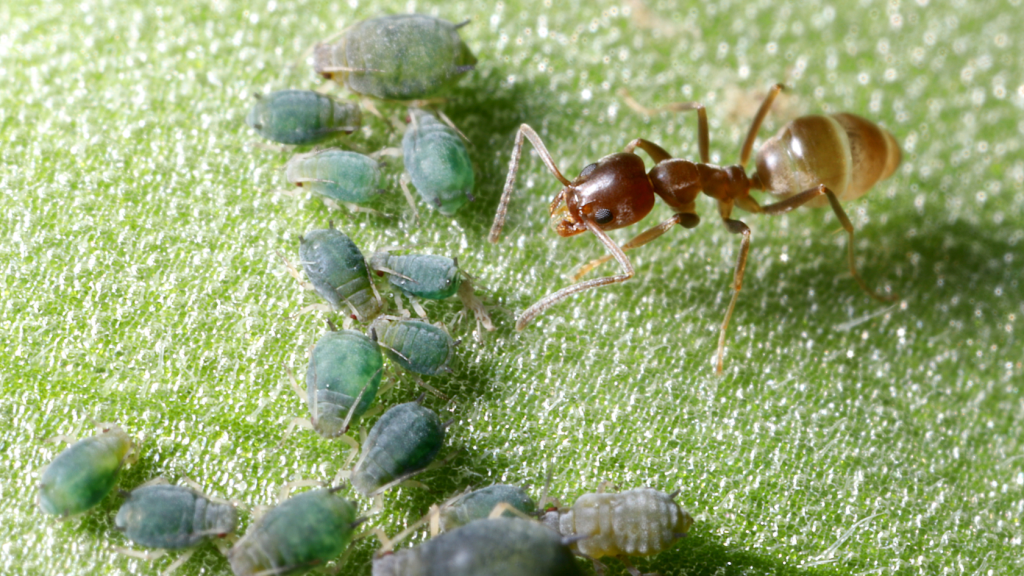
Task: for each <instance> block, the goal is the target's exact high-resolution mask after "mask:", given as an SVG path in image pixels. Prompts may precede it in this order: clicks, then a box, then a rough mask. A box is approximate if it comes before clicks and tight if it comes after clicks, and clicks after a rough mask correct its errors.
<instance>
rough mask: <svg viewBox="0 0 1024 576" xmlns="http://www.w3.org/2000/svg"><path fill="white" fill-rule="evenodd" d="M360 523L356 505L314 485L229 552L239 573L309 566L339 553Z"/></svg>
mask: <svg viewBox="0 0 1024 576" xmlns="http://www.w3.org/2000/svg"><path fill="white" fill-rule="evenodd" d="M357 525H358V521H357V519H356V509H355V507H354V506H353V505H352V504H351V503H350V502H349V501H347V500H345V499H343V498H341V497H339V496H337V495H335V494H334V490H333V489H332V490H313V491H311V492H303V493H302V494H299V495H298V496H293V497H291V498H289V499H287V500H285V501H284V502H282V503H281V504H279V505H277V506H276V507H274V508H273V509H271V510H270V511H269V512H267V513H266V514H264V515H263V517H262V518H260V519H259V520H257V521H256V523H255V524H254V525H253V526H251V527H250V528H249V531H248V532H247V533H246V534H245V536H244V537H242V539H241V540H239V541H238V543H236V544H235V545H234V546H233V547H232V548H231V550H230V551H229V552H228V561H229V562H231V570H233V571H234V573H235V576H257V575H259V576H270V575H274V576H279V575H283V574H295V573H298V572H305V571H307V570H309V569H311V568H314V567H316V566H319V565H321V564H323V563H324V562H327V561H328V560H331V559H333V558H336V557H337V556H338V555H339V554H341V553H342V551H344V550H345V547H346V546H347V545H348V543H349V541H351V540H352V531H353V529H354V528H355V527H356V526H357Z"/></svg>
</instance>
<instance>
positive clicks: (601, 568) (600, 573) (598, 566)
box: [576, 552, 608, 576]
mask: <svg viewBox="0 0 1024 576" xmlns="http://www.w3.org/2000/svg"><path fill="white" fill-rule="evenodd" d="M576 555H577V556H580V557H582V558H586V559H587V560H590V561H591V562H593V563H594V572H596V573H597V576H604V573H605V572H607V571H608V566H606V565H605V564H604V562H601V561H599V560H598V559H597V558H591V557H590V556H587V555H586V554H580V553H579V552H577V553H576Z"/></svg>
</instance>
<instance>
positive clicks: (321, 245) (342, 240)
mask: <svg viewBox="0 0 1024 576" xmlns="http://www.w3.org/2000/svg"><path fill="white" fill-rule="evenodd" d="M299 260H300V261H301V263H302V268H303V270H305V272H306V276H307V277H308V278H309V282H310V283H311V284H312V285H313V289H314V290H316V293H317V294H319V295H320V296H322V297H323V298H324V299H325V300H327V301H328V302H329V303H330V304H331V307H332V308H334V309H335V310H343V311H349V312H350V313H351V314H352V315H353V316H354V317H355V318H356V319H357V320H360V321H363V322H365V321H368V320H372V319H373V318H374V317H376V316H377V314H379V313H380V308H381V303H380V299H379V298H378V296H377V294H376V292H375V291H374V288H373V285H372V284H371V282H370V275H369V272H368V271H367V269H366V260H364V259H363V253H362V252H361V251H360V250H359V248H358V247H357V246H356V245H355V243H354V242H352V240H351V239H350V238H349V237H348V236H346V235H345V234H344V233H342V232H340V231H338V230H335V229H334V228H333V227H331V228H327V229H325V230H313V231H312V232H309V233H308V234H306V235H305V236H300V237H299Z"/></svg>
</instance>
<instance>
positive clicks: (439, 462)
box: [371, 452, 458, 496]
mask: <svg viewBox="0 0 1024 576" xmlns="http://www.w3.org/2000/svg"><path fill="white" fill-rule="evenodd" d="M456 456H458V452H455V453H454V454H451V455H450V456H448V457H446V458H442V459H441V460H435V461H434V462H431V463H430V465H428V466H426V467H424V468H420V469H419V470H413V471H411V472H406V473H405V474H402V475H401V476H399V477H398V478H395V479H394V480H392V481H391V482H388V483H387V484H385V485H383V486H381V487H380V488H377V489H376V490H374V491H373V492H371V495H372V496H380V495H381V494H383V493H384V492H387V491H388V490H389V489H391V488H394V487H395V486H398V485H399V484H401V485H403V486H408V487H415V488H423V489H424V490H429V489H430V488H428V487H427V485H426V484H423V483H422V482H415V483H408V484H407V482H409V479H410V478H412V477H413V476H417V475H419V474H422V473H424V472H429V471H432V470H436V469H438V468H440V467H441V466H444V465H445V464H447V463H449V462H451V461H452V460H453V459H455V457H456Z"/></svg>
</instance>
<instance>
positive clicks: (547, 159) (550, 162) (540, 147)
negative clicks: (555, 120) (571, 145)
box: [488, 124, 572, 244]
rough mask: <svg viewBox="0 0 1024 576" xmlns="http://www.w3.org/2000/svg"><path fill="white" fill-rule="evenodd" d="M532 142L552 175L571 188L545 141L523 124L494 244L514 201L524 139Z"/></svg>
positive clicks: (497, 218) (496, 222) (496, 218)
mask: <svg viewBox="0 0 1024 576" xmlns="http://www.w3.org/2000/svg"><path fill="white" fill-rule="evenodd" d="M524 136H525V137H526V138H527V139H529V140H530V143H531V144H533V147H534V149H536V150H537V153H538V154H539V155H540V159H541V160H542V161H543V162H544V165H545V166H547V167H548V170H550V171H551V174H553V175H554V176H555V178H558V180H559V182H561V183H562V184H564V185H565V186H570V185H571V184H572V183H571V182H569V180H568V179H567V178H566V177H565V176H563V175H562V173H561V172H560V171H559V170H558V166H556V165H555V160H554V159H553V158H552V157H551V153H550V152H548V149H547V148H546V147H545V146H544V141H543V140H541V139H540V136H538V135H537V133H536V132H534V131H533V128H531V127H530V125H529V124H523V125H521V126H519V132H516V141H515V144H514V145H513V147H512V159H511V160H509V162H508V177H507V178H506V179H505V189H504V191H503V192H502V193H501V202H499V203H498V211H497V213H495V215H494V224H492V225H491V233H490V236H489V237H488V239H489V240H490V241H491V243H492V244H494V243H496V242H497V241H498V238H500V237H501V228H502V227H503V226H504V225H505V215H506V214H507V213H508V203H509V201H511V200H512V186H513V184H515V182H516V173H517V172H518V171H519V159H520V158H521V157H522V155H523V137H524Z"/></svg>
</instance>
